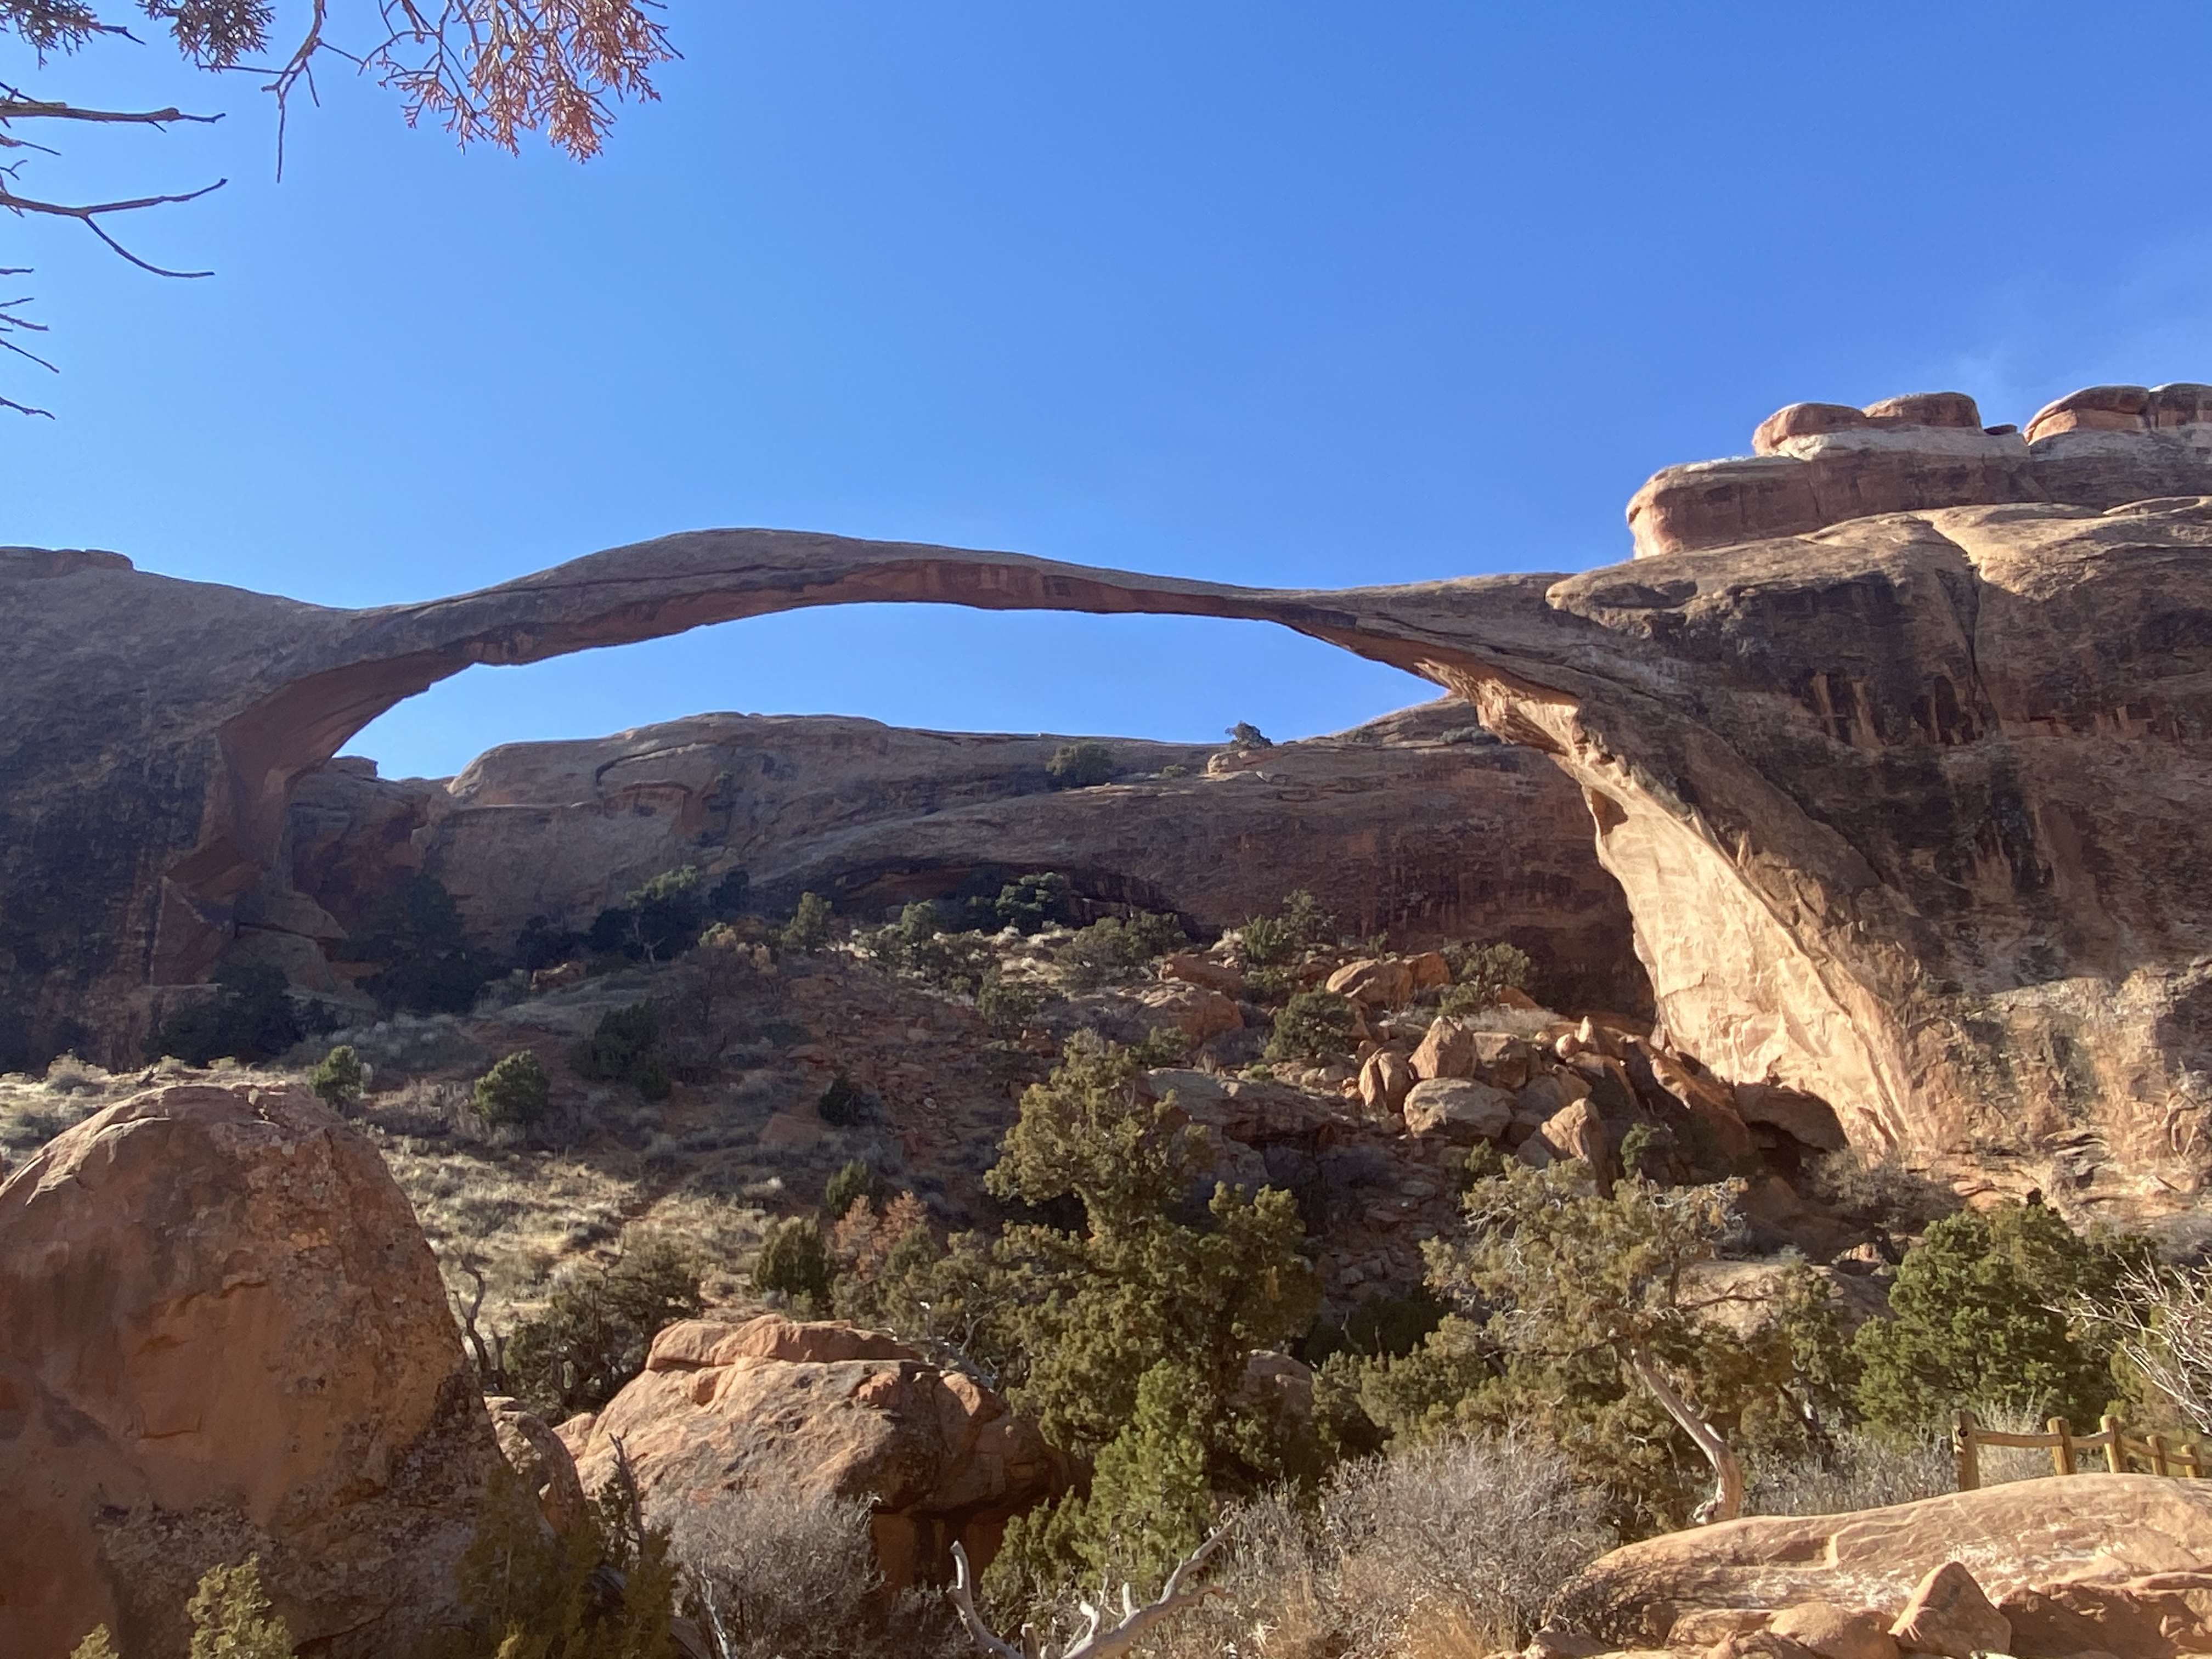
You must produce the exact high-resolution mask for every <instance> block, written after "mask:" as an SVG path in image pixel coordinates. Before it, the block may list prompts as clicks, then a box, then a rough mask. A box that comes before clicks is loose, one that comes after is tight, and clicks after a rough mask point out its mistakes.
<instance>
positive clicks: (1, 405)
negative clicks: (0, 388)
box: [0, 265, 61, 421]
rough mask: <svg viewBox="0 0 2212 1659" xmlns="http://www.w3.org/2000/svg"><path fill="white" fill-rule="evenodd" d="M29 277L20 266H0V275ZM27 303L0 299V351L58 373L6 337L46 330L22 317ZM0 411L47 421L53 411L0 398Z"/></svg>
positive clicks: (22, 297)
mask: <svg viewBox="0 0 2212 1659" xmlns="http://www.w3.org/2000/svg"><path fill="white" fill-rule="evenodd" d="M30 274H31V273H30V272H29V271H28V270H25V269H24V268H22V267H21V266H20V265H5V266H0V276H29V275H30ZM30 303H31V300H30V296H29V295H23V296H21V298H18V299H14V300H0V350H5V351H12V352H13V353H15V356H18V357H27V358H28V359H29V360H30V361H31V362H34V363H36V364H37V365H38V366H39V367H40V368H43V369H46V370H47V371H48V372H49V373H51V374H59V373H60V372H61V371H60V370H59V369H58V368H54V366H53V365H52V363H50V362H47V361H46V359H45V358H44V357H41V356H39V354H38V353H37V352H35V351H33V350H31V349H29V348H27V347H26V346H20V345H17V344H16V343H15V342H14V341H13V340H11V339H9V338H8V336H9V335H10V334H15V333H25V334H44V333H45V332H46V325H45V324H44V323H34V322H33V321H32V320H31V319H29V318H28V317H26V316H24V315H23V314H22V312H21V309H20V307H23V306H27V305H28V304H30ZM0 409H12V410H15V412H16V413H17V414H18V415H43V416H46V419H48V420H50V421H51V420H52V419H53V418H54V413H53V410H50V409H40V408H38V407H37V406H36V405H34V404H21V403H17V402H16V401H15V399H14V398H5V397H0Z"/></svg>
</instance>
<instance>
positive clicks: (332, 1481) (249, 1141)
mask: <svg viewBox="0 0 2212 1659" xmlns="http://www.w3.org/2000/svg"><path fill="white" fill-rule="evenodd" d="M498 1456H499V1450H498V1448H497V1445H496V1443H495V1440H494V1438H493V1434H492V1426H491V1423H490V1420H489V1418H488V1416H487V1415H486V1413H485V1410H484V1406H483V1400H482V1398H481V1397H480V1396H479V1395H478V1394H477V1389H476V1383H475V1377H474V1376H473V1374H472V1373H471V1370H470V1369H469V1367H468V1364H467V1363H466V1361H465V1359H464V1358H463V1357H462V1353H461V1346H460V1341H459V1336H458V1334H457V1333H456V1332H455V1330H454V1328H453V1315H452V1314H451V1312H450V1311H449V1310H447V1305H446V1297H445V1291H444V1288H443V1286H442V1285H441V1284H440V1282H439V1278H438V1268H437V1263H436V1261H435V1260H434V1259H433V1257H432V1255H431V1253H430V1247H429V1246H428V1244H427V1243H425V1242H424V1241H423V1237H422V1230H421V1228H419V1227H418V1226H417V1225H416V1221H415V1217H414V1213H413V1212H412V1211H411V1210H410V1208H409V1207H408V1203H407V1200H406V1197H405V1195H404V1194H402V1193H401V1191H400V1190H399V1188H398V1185H397V1184H396V1183H395V1182H393V1180H392V1176H391V1175H390V1173H389V1172H388V1171H387V1170H386V1168H385V1165H384V1162H383V1160H382V1159H381V1158H379V1157H378V1155H377V1153H376V1152H375V1151H374V1148H372V1147H371V1146H369V1145H368V1142H367V1141H365V1140H364V1139H362V1138H361V1137H360V1136H358V1135H356V1133H353V1131H351V1130H350V1129H349V1128H347V1127H345V1126H344V1125H343V1123H342V1122H341V1121H339V1120H338V1119H337V1117H335V1116H334V1115H331V1113H330V1112H328V1111H327V1110H325V1109H324V1108H323V1107H322V1106H321V1105H320V1104H319V1103H317V1102H316V1101H315V1100H314V1099H313V1097H310V1096H308V1095H307V1093H306V1092H305V1091H302V1090H300V1089H297V1088H288V1087H283V1086H263V1085H244V1084H240V1085H213V1084H207V1083H180V1084H175V1085H169V1086H166V1087H159V1088H155V1089H152V1090H149V1091H146V1092H144V1093H142V1094H138V1095H135V1096H132V1097H130V1098H128V1099H125V1100H123V1101H119V1102H118V1103H116V1104H114V1105H112V1106H110V1107H108V1108H107V1109H106V1110H104V1111H102V1112H100V1113H99V1114H97V1115H94V1116H93V1117H91V1118H88V1119H87V1120H86V1121H84V1122H82V1123H81V1124H79V1125H78V1126H77V1127H75V1128H73V1129H70V1130H68V1131H66V1132H64V1133H63V1134H61V1135H60V1136H58V1138H57V1139H54V1140H53V1141H52V1142H51V1143H50V1144H49V1145H48V1146H46V1148H45V1149H44V1150H43V1151H42V1152H40V1153H39V1154H38V1155H37V1156H36V1157H34V1158H32V1159H30V1160H29V1161H28V1162H27V1163H26V1164H24V1165H23V1166H22V1168H21V1169H20V1170H15V1172H14V1173H13V1174H11V1175H10V1176H9V1177H8V1179H7V1181H6V1182H5V1184H4V1185H0V1494H4V1502H0V1510H4V1511H5V1518H6V1524H5V1525H4V1526H0V1654H6V1655H8V1656H9V1659H63V1656H64V1655H66V1654H67V1653H69V1652H70V1650H71V1649H72V1648H74V1647H75V1646H76V1644H77V1642H78V1641H79V1640H80V1639H81V1638H83V1637H84V1636H85V1635H86V1634H87V1633H88V1632H90V1631H91V1630H92V1628H93V1627H94V1626H95V1625H99V1624H103V1623H104V1624H106V1626H108V1628H109V1629H110V1631H111V1632H112V1633H113V1635H114V1637H115V1639H116V1641H117V1643H118V1646H119V1649H120V1650H121V1651H123V1652H125V1653H129V1654H143V1655H146V1656H149V1659H167V1656H171V1655H174V1656H179V1659H181V1656H182V1655H183V1653H184V1651H185V1644H186V1632H185V1613H184V1609H185V1601H186V1600H187V1599H188V1598H189V1597H190V1596H191V1593H192V1589H193V1586H194V1583H196V1581H197V1579H198V1577H199V1576H200V1575H201V1574H202V1573H203V1572H204V1571H207V1570H208V1569H209V1568H210V1567H215V1566H226V1565H234V1564H235V1563H237V1562H239V1561H242V1560H244V1559H246V1557H247V1556H248V1555H258V1557H259V1558H260V1563H261V1573H262V1577H263V1580H264V1583H266V1585H267V1586H268V1589H269V1592H270V1597H271V1600H272V1601H274V1602H275V1604H276V1610H277V1612H278V1613H280V1614H281V1615H283V1617H284V1619H285V1620H287V1622H288V1623H289V1626H290V1627H291V1630H292V1632H293V1634H294V1636H295V1638H297V1639H298V1640H299V1641H300V1642H301V1643H302V1644H307V1645H306V1646H305V1647H304V1648H303V1650H304V1651H311V1652H313V1653H317V1654H321V1655H327V1656H329V1659H384V1656H386V1655H390V1654H394V1653H404V1652H411V1651H413V1650H414V1649H415V1647H416V1644H418V1643H419V1642H421V1641H422V1639H423V1638H425V1637H426V1636H427V1635H428V1634H429V1633H430V1632H433V1631H435V1629H436V1628H437V1627H438V1626H439V1624H440V1622H441V1620H450V1619H452V1618H453V1617H455V1616H456V1615H455V1612H454V1597H455V1591H454V1589H453V1569H454V1566H455V1564H456V1563H457V1562H458V1561H459V1559H460V1556H461V1553H462V1552H463V1551H464V1550H465V1548H466V1547H467V1546H468V1544H469V1541H470V1540H471V1536H472V1535H473V1532H474V1528H475V1524H476V1521H477V1511H478V1506H479V1504H480V1502H481V1497H482V1492H483V1484H484V1481H485V1479H486V1476H487V1474H488V1473H489V1469H490V1468H491V1465H492V1463H493V1462H494V1460H495V1459H496V1458H497V1457H498Z"/></svg>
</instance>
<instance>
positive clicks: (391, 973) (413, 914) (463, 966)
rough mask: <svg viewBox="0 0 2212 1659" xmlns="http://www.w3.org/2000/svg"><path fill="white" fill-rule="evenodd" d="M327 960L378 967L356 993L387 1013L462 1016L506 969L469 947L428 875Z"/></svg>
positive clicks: (452, 909) (439, 886)
mask: <svg viewBox="0 0 2212 1659" xmlns="http://www.w3.org/2000/svg"><path fill="white" fill-rule="evenodd" d="M333 954H335V955H337V957H339V958H340V959H341V960H343V961H351V962H370V963H380V964H381V965H380V968H379V969H378V971H377V972H375V973H374V974H372V975H369V976H368V978H367V979H364V980H362V981H361V987H362V990H364V991H366V992H368V994H369V995H371V996H373V997H374V998H375V999H376V1001H377V1006H379V1007H380V1008H383V1009H385V1010H386V1012H391V1011H392V1010H395V1009H404V1010H405V1011H406V1012H410V1013H417V1014H465V1013H466V1012H468V1011H469V1009H470V1007H471V1006H472V1005H473V1004H474V1003H475V1001H476V1000H477V993H478V992H479V991H481V990H483V987H485V986H486V985H488V984H489V983H490V982H491V981H493V980H495V979H497V978H498V977H499V976H500V975H501V974H502V973H504V972H505V971H506V964H505V963H502V962H501V961H500V960H499V959H498V958H497V957H494V956H493V955H492V954H491V953H490V952H489V951H477V950H473V949H471V947H470V945H469V942H468V939H467V937H466V935H465V933H464V931H463V928H462V926H461V913H460V910H459V907H457V906H456V905H455V904H454V902H453V895H452V894H450V893H448V892H447V890H446V888H445V884H443V883H442V882H441V881H439V880H438V879H437V878H436V877H435V876H427V875H418V876H415V877H413V878H410V880H409V881H408V883H407V884H406V885H405V886H404V887H402V888H401V889H400V890H399V891H398V892H397V893H395V894H393V895H392V896H391V897H390V898H388V899H386V901H385V902H383V903H382V904H380V906H378V907H377V910H376V914H375V915H374V917H373V918H372V919H371V921H369V924H368V927H365V928H364V929H362V932H361V933H359V934H358V935H356V937H355V938H354V939H349V940H346V941H344V942H343V943H342V944H341V945H339V946H338V947H337V949H336V951H334V952H333Z"/></svg>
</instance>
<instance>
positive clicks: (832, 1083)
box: [814, 1072, 868, 1129]
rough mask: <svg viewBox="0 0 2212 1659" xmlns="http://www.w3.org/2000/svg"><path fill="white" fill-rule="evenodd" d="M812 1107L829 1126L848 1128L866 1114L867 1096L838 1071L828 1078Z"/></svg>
mask: <svg viewBox="0 0 2212 1659" xmlns="http://www.w3.org/2000/svg"><path fill="white" fill-rule="evenodd" d="M814 1109H815V1112H816V1113H817V1115H819V1116H820V1118H821V1119H822V1121H823V1122H824V1123H827V1124H828V1125H829V1126H830V1127H832V1128H835V1129H849V1128H851V1127H853V1126H854V1124H856V1123H859V1122H860V1121H863V1120H864V1119H865V1118H866V1116H867V1115H868V1097H867V1096H866V1095H865V1094H864V1093H862V1092H861V1091H860V1090H859V1089H858V1088H856V1087H855V1086H854V1083H853V1080H852V1079H850V1078H848V1077H847V1076H846V1075H845V1074H844V1073H842V1072H840V1073H837V1075H836V1076H835V1077H833V1078H831V1079H829V1087H827V1088H826V1089H824V1090H823V1091H822V1093H821V1096H820V1097H819V1098H817V1100H816V1101H815V1103H814Z"/></svg>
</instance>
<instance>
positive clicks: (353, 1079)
mask: <svg viewBox="0 0 2212 1659" xmlns="http://www.w3.org/2000/svg"><path fill="white" fill-rule="evenodd" d="M307 1087H308V1088H310V1089H312V1090H313V1091H314V1092H315V1097H316V1098H317V1099H319V1100H320V1101H321V1102H322V1103H323V1104H324V1105H325V1106H328V1107H331V1108H332V1109H337V1108H341V1107H345V1106H350V1105H352V1104H353V1103H354V1102H355V1101H356V1100H359V1099H360V1098H361V1089H362V1069H361V1056H360V1055H359V1054H356V1053H355V1052H354V1048H353V1045H352V1044H351V1043H349V1042H341V1043H340V1044H339V1045H338V1046H337V1048H333V1049H331V1051H330V1053H328V1054H325V1055H324V1056H323V1059H322V1063H321V1064H320V1065H319V1066H316V1067H315V1069H314V1070H313V1072H311V1073H308V1075H307Z"/></svg>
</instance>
